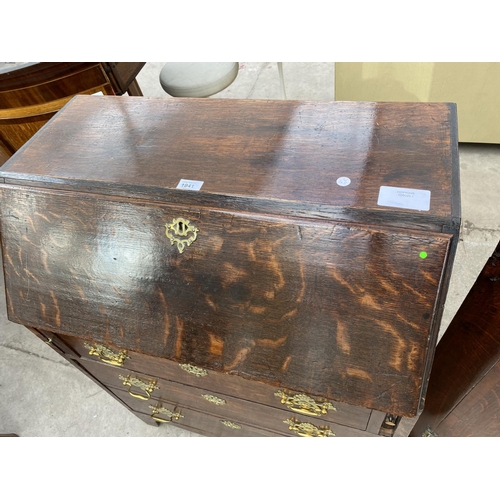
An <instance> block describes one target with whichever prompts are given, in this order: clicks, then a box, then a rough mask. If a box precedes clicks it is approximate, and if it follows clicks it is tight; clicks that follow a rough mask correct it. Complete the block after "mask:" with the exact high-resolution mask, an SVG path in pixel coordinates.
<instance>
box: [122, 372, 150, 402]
mask: <svg viewBox="0 0 500 500" xmlns="http://www.w3.org/2000/svg"><path fill="white" fill-rule="evenodd" d="M118 378H119V379H120V380H123V385H126V386H128V387H129V390H128V393H129V394H130V395H131V396H133V397H134V398H137V399H142V400H144V401H147V400H148V399H149V398H150V397H151V393H152V392H153V391H154V390H155V389H159V387H158V386H157V385H156V380H148V381H145V380H141V379H140V378H136V377H132V375H127V376H126V377H124V376H123V375H119V376H118ZM132 387H138V388H139V389H141V390H143V391H144V393H145V394H146V395H145V396H144V395H143V394H137V393H136V392H132Z"/></svg>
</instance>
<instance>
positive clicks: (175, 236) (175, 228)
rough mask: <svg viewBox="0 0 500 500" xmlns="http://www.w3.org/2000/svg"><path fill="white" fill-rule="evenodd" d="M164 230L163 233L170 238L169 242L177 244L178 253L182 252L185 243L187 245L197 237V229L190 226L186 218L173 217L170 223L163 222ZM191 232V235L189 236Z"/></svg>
mask: <svg viewBox="0 0 500 500" xmlns="http://www.w3.org/2000/svg"><path fill="white" fill-rule="evenodd" d="M165 227H166V231H165V234H166V235H167V238H168V239H169V240H170V244H171V245H174V244H177V250H179V253H182V252H184V248H185V247H186V245H187V246H188V247H189V246H191V243H193V241H195V240H196V238H197V237H198V231H199V229H198V228H197V227H195V226H192V225H191V223H190V222H189V221H188V220H187V219H183V218H182V217H178V218H177V219H174V220H173V221H172V222H171V223H170V224H165ZM189 234H191V236H189Z"/></svg>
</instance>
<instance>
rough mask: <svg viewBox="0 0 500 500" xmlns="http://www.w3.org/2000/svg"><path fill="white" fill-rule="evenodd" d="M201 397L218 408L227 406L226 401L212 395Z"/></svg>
mask: <svg viewBox="0 0 500 500" xmlns="http://www.w3.org/2000/svg"><path fill="white" fill-rule="evenodd" d="M201 397H202V398H203V399H206V400H207V401H208V402H209V403H213V404H214V405H217V406H220V405H225V404H226V400H225V399H222V398H218V397H217V396H212V395H211V394H202V395H201Z"/></svg>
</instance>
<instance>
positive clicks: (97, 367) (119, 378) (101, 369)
mask: <svg viewBox="0 0 500 500" xmlns="http://www.w3.org/2000/svg"><path fill="white" fill-rule="evenodd" d="M79 363H80V364H81V365H82V366H83V367H84V368H85V369H86V370H87V371H88V372H90V373H91V374H92V375H93V376H94V377H96V378H97V379H98V380H99V381H100V382H101V383H103V384H104V385H106V386H107V387H108V389H109V390H110V391H111V392H113V393H114V394H116V393H117V390H119V391H123V389H124V385H125V386H126V387H128V391H129V394H130V395H131V396H132V397H134V398H135V399H138V400H140V401H150V400H151V401H152V400H162V401H168V402H170V403H173V404H178V405H181V406H183V407H189V408H193V409H196V410H200V411H202V412H204V413H210V414H213V415H218V416H220V417H223V418H228V419H230V420H237V421H241V422H245V423H248V424H251V425H254V426H257V427H262V428H266V429H271V430H274V431H278V432H279V431H280V429H281V428H282V424H283V421H284V420H287V419H292V418H299V417H300V418H302V417H303V416H302V415H297V414H294V413H293V412H291V411H286V410H282V409H278V408H274V407H269V406H264V405H262V404H258V403H255V402H252V401H247V400H244V399H240V398H235V397H232V396H227V395H225V394H220V393H217V392H214V391H210V392H207V391H206V390H205V389H202V388H199V387H194V386H186V385H183V384H178V383H176V382H172V381H167V380H164V379H161V378H158V377H156V378H154V377H151V376H149V375H144V374H141V373H137V372H133V371H130V370H125V369H121V368H117V367H112V366H106V365H103V364H102V363H99V362H94V361H84V360H80V361H79ZM300 418H299V420H300ZM305 418H307V419H308V422H310V423H311V424H314V425H317V426H324V425H328V424H329V423H330V422H325V421H324V420H322V419H319V418H316V417H310V416H309V417H305Z"/></svg>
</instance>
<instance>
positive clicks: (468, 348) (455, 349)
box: [410, 243, 500, 437]
mask: <svg viewBox="0 0 500 500" xmlns="http://www.w3.org/2000/svg"><path fill="white" fill-rule="evenodd" d="M499 401H500V243H499V244H498V245H497V247H496V249H495V251H494V252H493V254H492V255H491V257H490V258H489V259H488V262H487V263H486V265H485V266H484V268H483V270H482V272H481V274H480V275H479V276H478V278H477V280H476V282H475V283H474V285H473V287H472V288H471V290H470V292H469V293H468V295H467V297H466V298H465V300H464V302H463V303H462V305H461V307H460V309H459V310H458V312H457V314H456V315H455V317H454V318H453V321H452V322H451V323H450V326H449V327H448V328H447V330H446V332H445V334H444V335H443V338H442V339H441V340H440V342H439V344H438V346H437V349H436V357H435V361H434V365H433V368H432V372H431V378H430V381H429V389H428V391H427V396H426V403H425V410H424V411H423V413H422V415H421V416H420V418H419V419H418V421H417V423H416V425H415V427H414V429H413V430H412V432H411V434H410V435H411V436H412V437H419V436H422V435H424V436H435V435H437V436H443V437H444V436H462V437H463V436H478V437H488V436H500V404H499Z"/></svg>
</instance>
